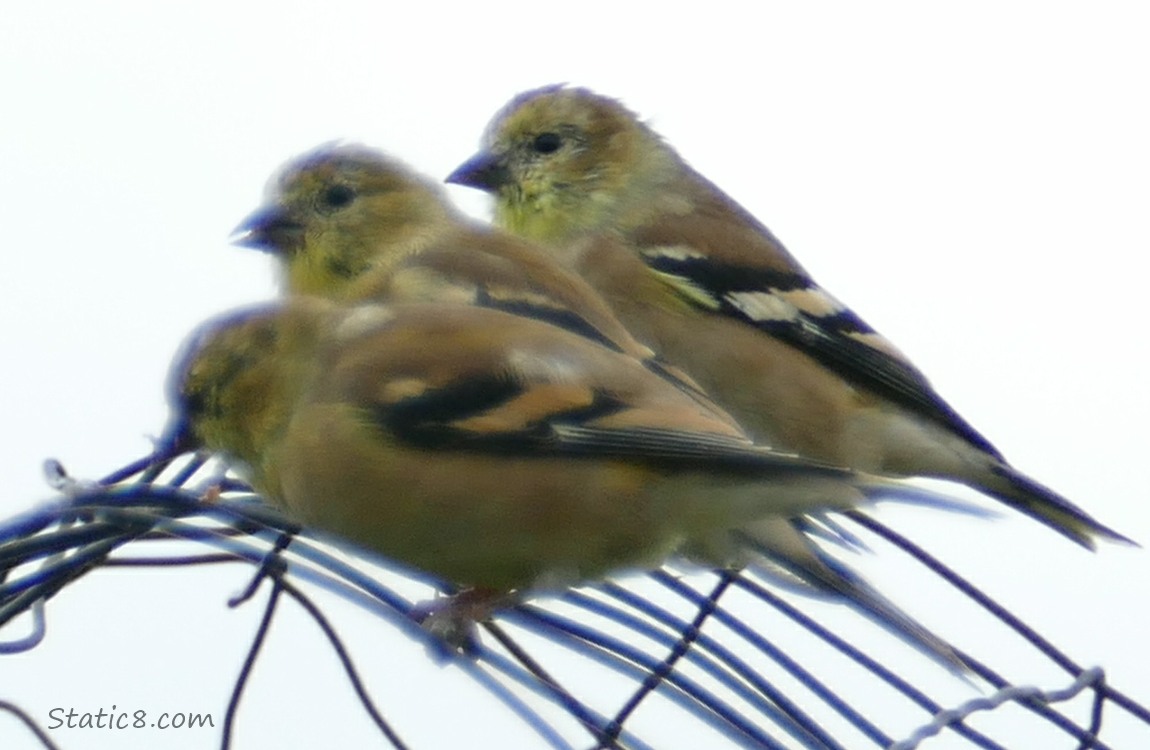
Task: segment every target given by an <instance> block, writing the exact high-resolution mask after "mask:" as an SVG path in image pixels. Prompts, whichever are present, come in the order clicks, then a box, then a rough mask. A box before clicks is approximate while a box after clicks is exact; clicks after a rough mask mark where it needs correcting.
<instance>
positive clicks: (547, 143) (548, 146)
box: [531, 133, 563, 154]
mask: <svg viewBox="0 0 1150 750" xmlns="http://www.w3.org/2000/svg"><path fill="white" fill-rule="evenodd" d="M562 145H563V138H562V136H560V135H559V134H558V133H540V134H539V135H537V136H535V140H534V141H532V142H531V148H532V149H534V150H535V152H536V153H539V154H552V153H555V152H556V151H558V150H559V147H560V146H562Z"/></svg>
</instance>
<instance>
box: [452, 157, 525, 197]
mask: <svg viewBox="0 0 1150 750" xmlns="http://www.w3.org/2000/svg"><path fill="white" fill-rule="evenodd" d="M445 182H449V183H453V184H455V185H466V186H467V187H473V188H478V189H480V190H486V191H487V192H489V193H494V192H496V191H498V190H499V188H501V187H503V186H504V185H507V184H510V183H511V172H509V171H508V169H507V165H505V164H504V163H503V161H502V159H501V158H500V157H499V156H498V155H496V154H491V153H487V152H482V151H481V152H480V153H478V154H476V155H475V156H473V157H471V158H470V159H468V160H467V161H465V162H463V163H462V164H460V165H459V166H458V167H456V169H455V171H454V172H452V173H451V174H449V175H448V176H447V179H446V180H445Z"/></svg>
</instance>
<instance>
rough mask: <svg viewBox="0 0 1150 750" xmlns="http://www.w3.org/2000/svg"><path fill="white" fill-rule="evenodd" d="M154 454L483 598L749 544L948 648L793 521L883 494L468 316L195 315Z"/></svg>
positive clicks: (567, 347)
mask: <svg viewBox="0 0 1150 750" xmlns="http://www.w3.org/2000/svg"><path fill="white" fill-rule="evenodd" d="M170 397H171V401H172V404H173V413H174V415H175V416H174V418H173V422H172V425H171V427H170V428H169V430H168V431H167V437H166V438H165V443H166V444H168V445H179V446H181V447H184V448H190V447H199V446H202V447H206V448H209V449H212V450H214V451H217V452H221V453H223V454H225V455H227V456H229V457H231V458H232V459H233V460H234V461H235V462H236V463H237V464H238V465H239V466H240V467H241V469H242V470H244V471H245V472H246V473H247V475H248V476H249V477H250V479H251V481H252V483H253V485H254V486H255V487H256V488H257V489H258V490H259V491H261V493H263V494H264V495H265V496H266V497H267V498H268V499H269V500H271V501H272V502H274V503H277V504H279V505H281V506H283V507H284V508H285V509H287V510H288V511H289V512H290V513H291V514H292V515H293V516H295V517H296V518H297V519H298V520H300V521H301V522H303V523H305V524H308V525H310V526H312V527H314V528H316V529H320V530H325V531H328V532H331V533H335V534H338V535H341V536H343V537H346V538H348V539H350V540H352V541H353V542H356V543H358V544H360V545H363V546H365V547H367V548H370V549H372V550H375V551H377V552H379V553H382V554H384V555H386V556H389V557H391V558H393V559H396V560H399V561H401V562H405V563H407V564H409V565H413V566H416V567H419V568H421V569H423V570H425V571H428V572H430V573H433V574H435V575H438V576H440V577H442V578H444V579H447V580H449V581H452V582H455V583H456V584H459V585H462V586H467V587H472V588H473V589H475V590H478V591H481V592H501V593H506V592H511V591H518V592H525V591H531V590H537V589H539V588H550V587H556V586H563V585H568V584H573V583H579V582H584V581H589V580H594V579H596V578H599V577H601V576H605V575H607V574H608V573H612V572H616V571H620V570H625V569H633V568H642V567H648V566H655V565H658V564H659V563H660V562H662V561H663V560H664V558H665V557H666V556H667V555H669V554H672V553H676V552H681V553H683V554H686V555H688V556H689V557H691V558H692V559H695V560H698V561H700V562H702V563H704V564H707V565H742V564H744V563H747V562H750V561H753V560H754V559H755V558H756V557H757V556H758V555H759V554H760V552H762V550H761V549H760V547H759V546H758V539H759V538H760V537H765V538H766V539H767V545H766V548H767V554H768V556H769V557H770V558H771V559H772V560H773V561H776V562H779V561H781V562H782V564H784V566H785V567H786V568H787V569H789V570H791V571H792V572H796V574H798V575H800V577H801V578H802V579H803V580H805V581H807V582H809V583H811V585H816V586H817V585H821V586H822V587H823V588H825V589H826V590H830V591H836V592H838V593H840V594H841V595H843V596H845V597H847V598H848V599H849V600H850V601H851V602H853V603H854V604H855V605H856V606H858V607H860V608H861V609H862V610H863V611H865V612H867V613H868V614H870V615H871V616H872V617H874V618H876V619H877V620H879V621H880V622H882V623H883V624H885V625H886V626H888V627H890V628H892V629H893V630H895V631H896V632H897V633H899V634H900V635H902V636H903V637H905V638H907V639H908V640H909V641H910V642H912V643H914V644H915V645H917V646H918V647H920V648H923V649H924V650H926V651H928V652H929V653H931V654H933V655H935V656H936V657H939V658H942V659H944V660H946V661H947V662H948V663H951V664H956V663H958V659H957V657H956V656H955V655H954V654H953V652H952V651H951V650H950V649H949V647H948V646H946V644H944V643H942V642H941V641H939V640H938V639H937V638H935V637H934V636H932V635H931V634H930V633H928V632H927V631H925V630H923V629H922V628H921V627H920V626H919V625H917V624H916V623H915V622H914V621H913V620H911V619H910V618H909V617H907V616H906V615H904V614H902V613H901V612H899V611H898V609H896V608H895V607H894V606H893V605H892V604H890V603H889V602H887V601H886V600H885V599H883V597H881V596H880V595H879V594H877V593H876V592H874V591H873V590H872V589H870V588H869V587H868V586H867V585H866V584H865V582H863V581H861V580H860V579H858V578H857V577H856V576H854V575H853V574H851V573H850V571H849V570H846V569H845V567H844V566H842V565H841V564H840V563H838V562H836V561H834V560H833V559H832V558H830V557H829V556H826V555H825V553H821V552H820V551H819V550H818V549H817V548H816V547H814V546H813V545H811V544H810V543H809V542H808V541H807V539H806V538H805V537H804V536H803V535H802V534H801V533H800V531H799V530H798V528H797V527H796V526H795V525H794V524H793V523H792V521H791V520H790V519H792V518H798V517H802V516H804V515H805V514H816V515H817V514H818V513H821V512H824V511H833V510H835V509H841V508H848V507H855V506H857V505H859V504H861V503H865V502H867V501H869V500H870V499H872V498H881V497H883V496H885V495H886V494H887V493H889V492H895V493H899V492H901V491H902V490H903V486H902V485H901V483H900V482H899V481H898V480H886V479H881V478H876V477H871V476H867V475H865V474H860V473H857V472H853V471H849V470H845V469H840V468H837V467H833V466H829V465H826V464H822V463H820V462H816V461H812V460H808V459H803V458H799V457H797V456H794V455H791V454H786V453H780V452H777V451H772V450H770V449H768V448H764V447H760V446H755V445H753V444H752V443H751V442H750V441H749V440H747V439H746V438H745V437H744V436H743V434H742V433H741V432H740V431H739V430H738V429H737V428H736V427H734V426H733V425H732V424H731V423H730V421H729V419H727V418H726V416H725V415H723V414H721V413H716V412H713V411H711V410H710V409H708V408H707V407H706V406H705V405H704V404H702V403H701V402H700V401H699V400H697V399H696V398H694V397H693V396H692V395H691V394H690V393H688V392H686V391H684V390H682V389H681V388H679V387H677V386H676V385H674V384H673V383H671V382H669V381H667V380H665V379H664V378H662V377H660V376H658V375H656V374H654V373H652V372H650V370H648V369H647V368H646V367H645V366H644V365H643V363H642V362H641V361H640V360H639V359H637V358H635V357H632V356H630V355H627V354H624V353H621V352H617V351H615V350H613V349H611V348H608V347H605V346H603V345H601V344H599V343H598V342H596V341H594V340H591V339H589V338H586V337H583V336H580V335H578V334H576V333H573V332H570V331H567V330H565V329H563V328H559V327H556V326H554V325H551V324H549V323H546V322H543V321H540V320H536V319H533V318H530V317H524V316H519V315H514V314H512V313H509V312H505V311H500V310H492V309H488V308H483V307H476V306H473V305H462V304H443V303H400V304H394V305H383V304H379V303H374V302H367V303H360V304H349V303H335V302H331V301H328V300H322V299H319V298H314V297H295V298H290V299H289V300H287V301H285V302H282V303H272V304H265V305H262V306H258V307H254V308H248V309H245V310H242V311H239V312H234V313H230V314H228V315H225V316H223V317H221V318H218V319H215V320H212V321H209V322H208V323H206V324H205V325H204V326H203V327H202V328H201V329H200V330H199V331H198V332H197V333H195V334H194V335H193V336H192V337H191V338H190V339H189V342H188V343H187V344H186V345H185V348H184V350H183V353H182V354H181V355H180V356H179V357H178V358H177V360H176V363H175V364H174V366H173V370H172V376H171V380H170Z"/></svg>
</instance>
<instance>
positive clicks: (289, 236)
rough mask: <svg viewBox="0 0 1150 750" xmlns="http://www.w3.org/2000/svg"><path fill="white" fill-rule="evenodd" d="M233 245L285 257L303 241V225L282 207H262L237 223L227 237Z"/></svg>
mask: <svg viewBox="0 0 1150 750" xmlns="http://www.w3.org/2000/svg"><path fill="white" fill-rule="evenodd" d="M229 239H230V241H231V243H232V244H233V245H240V246H241V247H252V248H255V249H256V250H263V251H264V252H268V253H275V254H277V255H286V254H288V253H290V252H292V251H293V250H295V249H296V248H297V247H299V245H300V244H301V243H302V241H303V225H302V224H300V223H299V222H297V221H294V220H293V219H292V218H291V215H290V214H289V213H288V212H287V210H286V209H284V207H283V206H275V205H273V206H265V207H263V208H260V209H258V210H256V212H255V213H253V214H252V215H251V216H249V217H247V218H246V219H244V220H243V221H241V222H240V225H239V226H238V227H236V228H235V229H234V230H232V234H231V237H230V238H229Z"/></svg>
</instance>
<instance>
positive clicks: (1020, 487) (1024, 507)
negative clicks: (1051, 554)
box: [976, 464, 1137, 550]
mask: <svg viewBox="0 0 1150 750" xmlns="http://www.w3.org/2000/svg"><path fill="white" fill-rule="evenodd" d="M991 471H992V472H993V477H994V481H989V482H985V483H984V484H982V486H976V489H980V490H982V491H983V492H986V493H987V494H988V495H990V496H992V497H994V498H996V499H998V500H1001V501H1002V502H1003V503H1006V504H1007V505H1009V506H1010V507H1012V508H1014V509H1016V510H1018V511H1020V512H1022V513H1025V514H1026V515H1028V516H1030V517H1031V518H1034V519H1035V520H1037V521H1039V522H1041V523H1044V524H1046V525H1047V526H1049V527H1050V528H1052V529H1054V530H1055V531H1057V532H1058V533H1060V534H1062V535H1063V536H1065V537H1067V538H1068V539H1070V540H1071V541H1074V542H1077V543H1078V544H1081V545H1082V546H1083V547H1085V548H1086V549H1089V550H1093V549H1095V546H1096V541H1097V540H1098V539H1105V540H1107V541H1111V542H1121V543H1124V544H1133V545H1135V546H1137V542H1135V541H1133V540H1132V539H1130V538H1128V537H1126V536H1123V535H1122V534H1119V533H1118V532H1117V531H1114V530H1113V529H1111V528H1109V527H1107V526H1104V525H1102V524H1101V523H1099V522H1098V521H1096V520H1094V518H1092V517H1091V516H1090V514H1088V513H1087V512H1086V511H1084V510H1082V509H1081V508H1079V507H1078V506H1077V505H1075V504H1074V503H1072V502H1070V501H1069V500H1067V499H1066V498H1064V497H1062V496H1061V495H1059V494H1058V493H1057V492H1055V491H1054V490H1052V489H1050V488H1049V487H1046V486H1044V485H1042V484H1039V483H1038V482H1036V481H1034V480H1033V479H1031V478H1030V477H1028V476H1026V475H1025V474H1023V473H1022V472H1020V471H1018V470H1017V469H1014V468H1013V467H1011V466H1007V465H1005V464H999V465H997V466H994V467H993V468H992V470H991Z"/></svg>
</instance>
